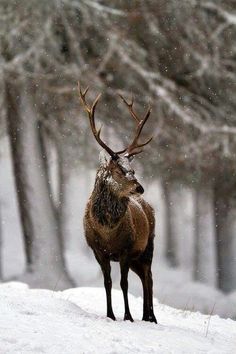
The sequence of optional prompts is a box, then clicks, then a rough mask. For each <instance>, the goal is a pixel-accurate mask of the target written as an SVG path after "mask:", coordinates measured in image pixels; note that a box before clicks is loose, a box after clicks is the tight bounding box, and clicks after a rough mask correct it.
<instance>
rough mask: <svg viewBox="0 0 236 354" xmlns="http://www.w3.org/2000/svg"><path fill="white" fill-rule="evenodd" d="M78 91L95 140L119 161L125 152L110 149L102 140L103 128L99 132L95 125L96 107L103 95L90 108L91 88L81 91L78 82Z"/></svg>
mask: <svg viewBox="0 0 236 354" xmlns="http://www.w3.org/2000/svg"><path fill="white" fill-rule="evenodd" d="M78 90H79V96H80V100H81V102H82V104H83V106H84V109H85V111H86V112H87V113H88V117H89V122H90V127H91V130H92V132H93V135H94V137H95V139H96V140H97V142H98V144H99V145H101V146H102V147H103V149H105V150H106V151H107V152H108V154H109V155H110V156H111V157H112V159H114V160H116V159H118V154H119V153H122V152H124V151H125V150H123V151H121V152H118V153H116V152H114V151H113V150H112V149H111V148H109V146H107V145H106V144H105V143H104V141H102V139H101V138H100V134H101V129H102V128H101V127H100V128H99V130H97V129H96V124H95V109H96V106H97V104H98V101H99V99H100V97H101V95H102V94H101V93H100V94H99V95H98V96H97V97H96V98H95V100H94V101H93V104H92V106H91V107H90V106H89V105H88V103H87V102H86V94H87V92H88V90H89V87H87V88H86V89H85V90H84V92H83V91H82V89H81V85H80V83H79V82H78Z"/></svg>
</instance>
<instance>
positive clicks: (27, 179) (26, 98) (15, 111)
mask: <svg viewBox="0 0 236 354" xmlns="http://www.w3.org/2000/svg"><path fill="white" fill-rule="evenodd" d="M27 91H28V92H27ZM33 94H34V87H33V85H25V86H24V87H21V88H20V87H19V86H18V85H17V83H13V82H12V81H8V82H7V83H6V102H7V110H8V111H7V123H8V133H9V137H10V142H11V150H12V158H13V165H14V175H15V183H16V190H17V197H18V204H19V209H20V215H21V223H22V227H23V234H24V240H25V252H26V259H27V272H26V273H27V274H26V275H25V277H23V279H24V280H25V281H26V282H29V283H30V285H32V286H36V287H48V288H55V287H57V288H65V287H68V286H71V281H70V280H69V277H68V275H67V273H66V270H65V265H64V260H63V254H62V249H61V245H60V239H59V228H58V223H57V218H56V215H55V210H54V208H53V203H52V199H51V198H50V192H49V186H48V179H47V173H46V169H45V161H44V158H43V148H42V139H41V137H40V129H39V128H40V126H39V124H38V121H37V117H36V113H35V111H34V109H33V105H32V103H31V101H30V96H31V97H32V95H33Z"/></svg>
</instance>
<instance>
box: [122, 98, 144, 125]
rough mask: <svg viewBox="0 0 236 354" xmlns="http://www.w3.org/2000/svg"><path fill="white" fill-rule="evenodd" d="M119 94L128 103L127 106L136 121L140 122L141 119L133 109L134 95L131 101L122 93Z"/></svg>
mask: <svg viewBox="0 0 236 354" xmlns="http://www.w3.org/2000/svg"><path fill="white" fill-rule="evenodd" d="M118 95H119V96H120V98H121V99H122V101H123V102H124V103H125V104H126V106H127V107H128V109H129V112H130V114H131V115H132V117H133V118H134V120H135V121H136V122H139V121H140V119H139V118H138V116H137V114H136V113H135V112H134V110H133V106H134V96H133V95H132V98H131V102H130V103H129V102H128V101H127V100H126V99H125V98H124V97H123V96H122V95H121V94H120V93H118Z"/></svg>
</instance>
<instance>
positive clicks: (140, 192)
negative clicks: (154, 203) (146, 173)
mask: <svg viewBox="0 0 236 354" xmlns="http://www.w3.org/2000/svg"><path fill="white" fill-rule="evenodd" d="M136 192H137V193H139V194H143V193H144V189H143V187H142V186H141V184H139V185H138V187H136Z"/></svg>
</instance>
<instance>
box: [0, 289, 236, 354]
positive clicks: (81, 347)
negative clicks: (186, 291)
mask: <svg viewBox="0 0 236 354" xmlns="http://www.w3.org/2000/svg"><path fill="white" fill-rule="evenodd" d="M129 299H130V307H131V312H132V314H133V317H134V320H135V322H134V323H130V322H124V321H122V318H123V298H122V293H121V292H120V291H118V290H114V291H113V307H114V312H115V314H116V316H117V321H116V322H113V321H112V320H110V319H108V318H106V317H105V292H104V290H103V289H101V288H77V289H69V290H65V291H63V292H53V291H49V290H42V289H40V290H39V289H37V290H36V289H29V288H28V287H27V285H25V284H22V283H5V284H2V285H0V353H1V354H26V353H27V354H37V353H47V354H80V353H81V354H82V353H85V354H87V353H92V354H94V353H101V354H103V353H114V354H115V353H121V354H125V353H142V354H145V353H161V354H165V353H174V354H177V353H186V354H190V353H191V354H197V353H199V354H200V353H201V354H203V353H211V354H213V353H214V354H216V353H219V354H226V353H228V354H233V353H235V350H236V349H235V348H236V323H235V322H234V321H232V320H230V319H228V320H225V319H221V318H219V317H218V316H206V315H202V314H199V313H191V312H188V311H183V310H176V309H173V308H171V307H168V306H166V305H162V304H159V303H158V302H157V300H155V301H154V304H155V313H156V317H157V319H158V325H155V324H153V323H147V322H142V321H140V318H141V315H142V299H141V298H140V297H139V298H136V297H134V296H132V295H129Z"/></svg>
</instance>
